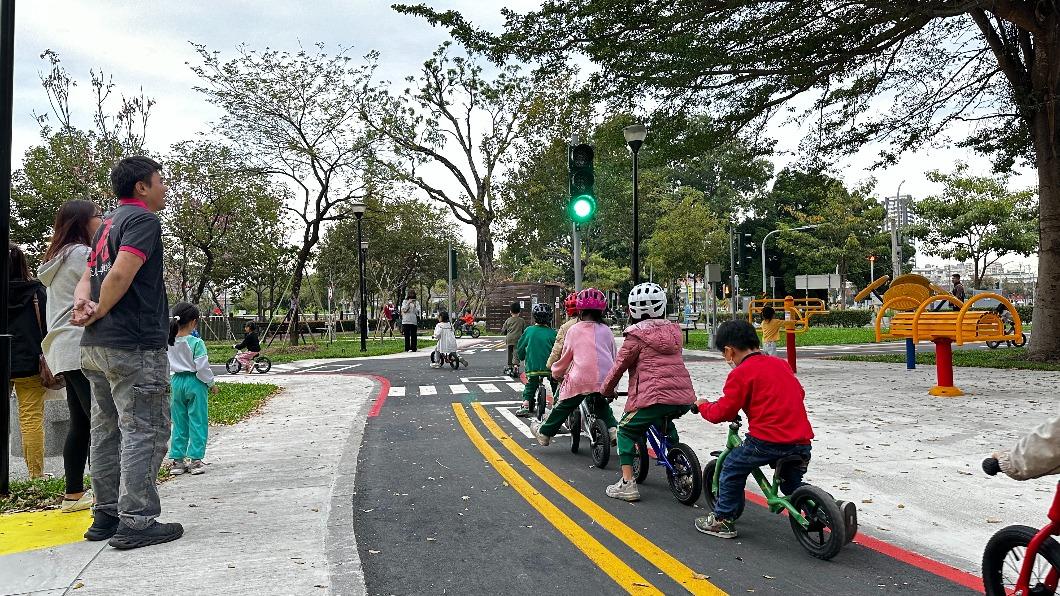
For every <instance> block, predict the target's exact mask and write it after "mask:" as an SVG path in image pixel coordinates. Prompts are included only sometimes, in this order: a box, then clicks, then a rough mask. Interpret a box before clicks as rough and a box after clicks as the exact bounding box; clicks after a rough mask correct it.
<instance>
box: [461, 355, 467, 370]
mask: <svg viewBox="0 0 1060 596" xmlns="http://www.w3.org/2000/svg"><path fill="white" fill-rule="evenodd" d="M460 366H463V367H464V368H467V358H464V357H463V356H461V357H460Z"/></svg>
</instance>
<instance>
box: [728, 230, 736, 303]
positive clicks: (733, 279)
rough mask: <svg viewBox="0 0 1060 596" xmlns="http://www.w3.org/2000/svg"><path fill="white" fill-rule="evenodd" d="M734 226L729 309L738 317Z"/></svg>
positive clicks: (731, 249) (730, 248) (730, 239)
mask: <svg viewBox="0 0 1060 596" xmlns="http://www.w3.org/2000/svg"><path fill="white" fill-rule="evenodd" d="M732 241H733V228H732V226H731V225H730V226H729V310H731V311H732V316H733V319H735V318H736V249H735V248H734V247H733V245H732Z"/></svg>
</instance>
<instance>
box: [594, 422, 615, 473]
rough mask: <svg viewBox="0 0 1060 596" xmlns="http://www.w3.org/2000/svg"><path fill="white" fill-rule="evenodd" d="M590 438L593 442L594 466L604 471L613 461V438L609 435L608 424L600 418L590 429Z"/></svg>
mask: <svg viewBox="0 0 1060 596" xmlns="http://www.w3.org/2000/svg"><path fill="white" fill-rule="evenodd" d="M589 438H590V439H591V440H592V442H591V444H592V449H593V465H595V466H596V467H597V468H600V469H601V470H603V469H605V468H606V467H607V462H608V461H610V460H611V436H610V435H609V434H608V433H607V423H606V422H604V421H603V420H600V419H599V418H598V419H596V420H594V421H593V425H592V427H590V428H589Z"/></svg>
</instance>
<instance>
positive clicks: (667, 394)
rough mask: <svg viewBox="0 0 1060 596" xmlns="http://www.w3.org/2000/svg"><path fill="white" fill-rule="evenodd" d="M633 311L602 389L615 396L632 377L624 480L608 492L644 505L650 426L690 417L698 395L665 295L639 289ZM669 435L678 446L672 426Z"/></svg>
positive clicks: (621, 448)
mask: <svg viewBox="0 0 1060 596" xmlns="http://www.w3.org/2000/svg"><path fill="white" fill-rule="evenodd" d="M628 305H629V318H630V321H631V322H632V323H633V324H632V325H630V326H629V327H627V328H626V330H625V331H624V332H623V335H624V336H625V341H624V342H623V343H622V349H621V350H619V352H618V358H617V359H616V360H615V365H614V366H613V367H612V368H611V372H609V373H608V375H607V378H606V379H605V380H604V386H603V388H602V389H601V393H603V394H604V395H605V396H610V395H614V394H615V386H616V385H618V382H619V380H620V379H621V378H622V375H623V373H625V372H626V371H627V370H628V371H629V397H628V398H627V399H626V406H625V414H623V415H622V420H621V422H619V423H618V458H619V460H620V461H621V463H622V478H620V479H619V481H618V482H616V483H615V484H612V485H610V486H608V487H607V490H606V491H605V492H606V493H607V496H609V497H612V498H615V499H622V500H624V501H636V500H638V499H640V491H639V490H638V489H637V483H636V482H634V481H633V461H634V459H635V457H636V446H637V445H638V444H642V443H643V442H644V437H645V435H646V434H647V432H648V427H650V426H651V425H653V424H654V425H656V428H660V429H661V428H662V422H663V419H664V418H669V419H670V420H673V419H674V418H678V417H680V416H681V415H682V414H685V413H686V412H689V411H690V409H689V406H691V405H692V403H694V402H695V401H696V394H695V392H694V391H693V389H692V378H691V377H690V376H689V375H688V369H687V368H685V362H684V360H683V359H682V358H681V345H682V344H681V327H679V326H678V325H677V324H676V323H671V322H670V321H668V320H666V319H665V316H666V291H665V290H663V289H662V287H660V286H659V285H658V284H654V283H643V284H639V285H637V286H634V288H633V289H632V290H631V291H630V292H629V301H628ZM666 432H667V434H668V435H669V438H670V440H671V441H672V442H674V443H676V442H677V440H678V437H677V428H675V427H674V425H673V422H671V423H670V425H669V428H667V429H666Z"/></svg>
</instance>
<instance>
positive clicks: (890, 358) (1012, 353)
mask: <svg viewBox="0 0 1060 596" xmlns="http://www.w3.org/2000/svg"><path fill="white" fill-rule="evenodd" d="M833 360H848V361H852V362H891V363H905V354H846V355H843V356H836V357H835V358H833ZM916 363H917V364H923V365H934V364H935V354H934V353H933V352H918V353H917V355H916ZM953 365H954V366H961V367H977V368H1001V369H1023V370H1060V364H1058V363H1056V362H1040V361H1035V360H1028V359H1027V353H1026V351H1025V349H1024V348H999V349H997V350H988V349H980V348H973V349H968V350H954V351H953Z"/></svg>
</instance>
